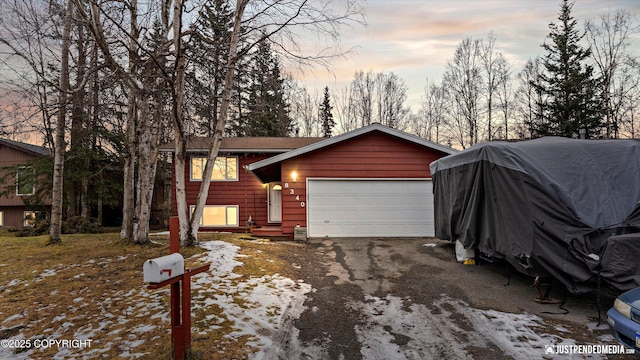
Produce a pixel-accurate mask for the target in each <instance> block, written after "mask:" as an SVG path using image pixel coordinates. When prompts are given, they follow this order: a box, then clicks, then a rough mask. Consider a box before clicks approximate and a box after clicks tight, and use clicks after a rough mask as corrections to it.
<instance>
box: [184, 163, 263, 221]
mask: <svg viewBox="0 0 640 360" xmlns="http://www.w3.org/2000/svg"><path fill="white" fill-rule="evenodd" d="M222 155H225V156H238V181H212V182H211V185H210V186H209V194H208V196H207V205H237V206H238V209H239V216H238V225H239V226H238V227H237V228H235V227H232V228H229V227H225V228H202V230H225V231H244V230H245V229H246V222H247V219H248V218H249V215H251V217H252V219H253V220H254V221H255V222H256V223H257V224H258V225H267V189H266V187H265V186H264V185H262V184H261V183H260V182H259V181H258V180H257V179H256V178H255V177H254V176H253V175H251V174H250V173H248V172H247V171H246V170H245V169H244V166H245V165H248V164H250V163H254V162H256V161H260V160H263V159H266V158H268V157H270V156H269V155H259V154H222V153H221V156H222ZM186 166H187V168H186V171H185V181H186V189H185V190H186V197H187V205H188V206H191V205H195V203H196V199H197V197H198V191H200V184H201V182H200V181H190V180H189V174H190V172H189V169H190V161H187V164H186ZM175 176H176V174H175V170H173V171H172V180H173V181H172V183H173V184H175ZM171 198H172V199H171V200H172V204H171V213H172V215H174V216H177V214H178V211H177V207H176V192H175V186H174V187H173V188H172V191H171Z"/></svg>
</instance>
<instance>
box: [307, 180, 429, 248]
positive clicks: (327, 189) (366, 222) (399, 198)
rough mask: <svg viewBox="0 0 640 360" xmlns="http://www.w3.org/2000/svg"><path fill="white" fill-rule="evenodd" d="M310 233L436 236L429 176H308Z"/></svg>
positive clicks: (360, 235)
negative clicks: (399, 178)
mask: <svg viewBox="0 0 640 360" xmlns="http://www.w3.org/2000/svg"><path fill="white" fill-rule="evenodd" d="M307 232H308V235H309V237H325V236H329V237H363V236H366V237H402V236H408V237H413V236H434V234H435V230H434V220H433V191H432V184H431V181H430V180H424V179H420V180H389V179H385V180H362V179H358V180H344V179H309V180H308V183H307Z"/></svg>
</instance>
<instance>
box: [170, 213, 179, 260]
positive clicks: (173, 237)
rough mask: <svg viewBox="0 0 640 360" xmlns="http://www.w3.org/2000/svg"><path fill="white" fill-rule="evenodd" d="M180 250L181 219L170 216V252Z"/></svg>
mask: <svg viewBox="0 0 640 360" xmlns="http://www.w3.org/2000/svg"><path fill="white" fill-rule="evenodd" d="M177 252H180V220H179V219H178V217H177V216H171V217H169V254H173V253H177Z"/></svg>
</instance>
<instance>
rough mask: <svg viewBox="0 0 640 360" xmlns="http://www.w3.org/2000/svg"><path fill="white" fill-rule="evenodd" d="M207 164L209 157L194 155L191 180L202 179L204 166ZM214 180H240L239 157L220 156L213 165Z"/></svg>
mask: <svg viewBox="0 0 640 360" xmlns="http://www.w3.org/2000/svg"><path fill="white" fill-rule="evenodd" d="M206 164H207V158H204V157H193V158H191V180H193V181H202V174H203V173H204V167H205V165H206ZM211 180H212V181H235V180H238V158H237V157H226V156H218V157H216V161H215V163H214V165H213V173H212V174H211Z"/></svg>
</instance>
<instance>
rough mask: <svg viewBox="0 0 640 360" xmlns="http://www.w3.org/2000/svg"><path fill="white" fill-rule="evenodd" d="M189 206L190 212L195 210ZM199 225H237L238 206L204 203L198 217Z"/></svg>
mask: <svg viewBox="0 0 640 360" xmlns="http://www.w3.org/2000/svg"><path fill="white" fill-rule="evenodd" d="M195 208H196V207H195V206H191V213H192V214H193V211H194V210H195ZM200 226H205V227H206V226H238V206H235V205H206V206H205V207H204V210H203V211H202V218H200Z"/></svg>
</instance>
